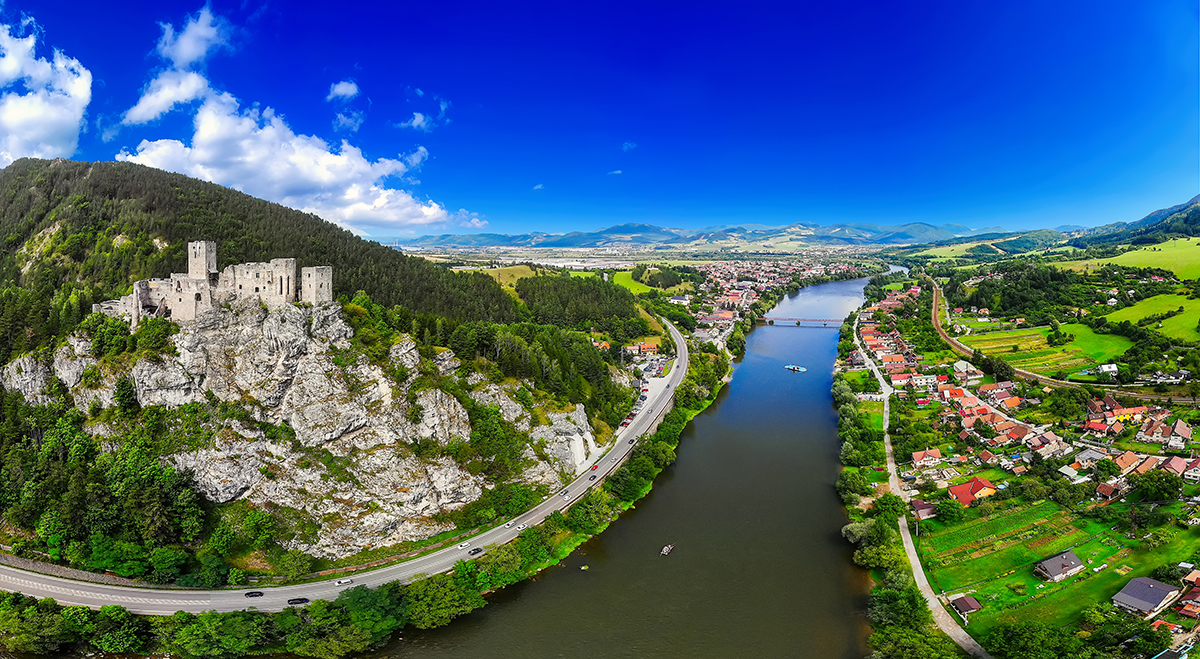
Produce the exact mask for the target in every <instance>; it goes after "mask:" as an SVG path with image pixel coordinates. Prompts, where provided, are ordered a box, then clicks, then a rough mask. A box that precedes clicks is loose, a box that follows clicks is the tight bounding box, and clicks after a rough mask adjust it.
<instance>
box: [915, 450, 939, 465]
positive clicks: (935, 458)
mask: <svg viewBox="0 0 1200 659" xmlns="http://www.w3.org/2000/svg"><path fill="white" fill-rule="evenodd" d="M912 461H913V466H915V467H932V466H934V465H936V464H938V463H939V462H941V461H942V451H941V449H936V448H931V449H929V450H927V451H917V452H916V453H913V454H912Z"/></svg>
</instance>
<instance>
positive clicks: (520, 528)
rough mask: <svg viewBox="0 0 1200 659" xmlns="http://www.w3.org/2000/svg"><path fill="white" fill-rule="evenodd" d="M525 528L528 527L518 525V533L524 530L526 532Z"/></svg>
mask: <svg viewBox="0 0 1200 659" xmlns="http://www.w3.org/2000/svg"><path fill="white" fill-rule="evenodd" d="M525 528H526V527H525V525H524V524H518V525H517V530H518V531H524V530H525Z"/></svg>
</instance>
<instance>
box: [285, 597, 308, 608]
mask: <svg viewBox="0 0 1200 659" xmlns="http://www.w3.org/2000/svg"><path fill="white" fill-rule="evenodd" d="M298 604H308V598H307V597H293V598H292V599H290V600H288V606H296V605H298Z"/></svg>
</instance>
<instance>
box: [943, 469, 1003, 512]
mask: <svg viewBox="0 0 1200 659" xmlns="http://www.w3.org/2000/svg"><path fill="white" fill-rule="evenodd" d="M995 493H996V486H994V485H992V483H991V481H989V480H988V479H986V478H980V477H978V476H976V477H975V478H972V479H971V480H969V481H967V482H965V483H962V484H960V485H955V486H953V487H951V488H950V497H951V498H953V499H954V500H955V501H957V502H959V503H961V504H962V505H964V506H970V505H971V504H972V503H973V502H974V501H975V500H976V499H982V498H984V497H990V496H992V495H993V494H995Z"/></svg>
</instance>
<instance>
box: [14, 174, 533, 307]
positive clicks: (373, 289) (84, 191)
mask: <svg viewBox="0 0 1200 659" xmlns="http://www.w3.org/2000/svg"><path fill="white" fill-rule="evenodd" d="M0 237H2V242H0V287H2V288H11V287H14V286H20V287H21V288H24V289H25V290H26V291H32V292H34V294H35V295H36V297H37V298H38V299H39V300H42V301H43V302H46V303H49V301H50V299H51V298H54V297H56V295H57V297H60V298H64V299H65V297H64V296H70V295H72V294H75V295H76V299H77V300H78V301H79V304H80V305H83V304H84V303H86V304H89V305H90V302H93V301H99V300H101V299H106V298H110V297H114V296H116V295H118V294H120V293H122V292H124V291H125V290H126V289H127V288H128V286H129V284H130V283H132V282H134V281H136V280H138V279H145V278H148V277H166V276H169V274H170V273H171V272H184V271H186V268H187V261H186V256H185V254H186V249H185V248H186V244H187V242H188V241H192V240H212V241H215V242H216V243H217V249H218V258H219V262H218V267H219V268H222V269H223V268H224V267H225V266H227V265H229V264H232V263H243V262H248V261H266V260H270V259H273V258H281V257H295V258H296V260H297V267H303V266H310V265H332V266H334V271H333V272H334V290H335V294H338V295H340V294H342V293H345V294H348V295H351V296H352V295H353V294H354V292H355V291H358V290H363V291H366V292H367V293H368V294H369V295H370V296H371V298H372V299H373V300H375V301H376V302H378V303H380V304H383V305H385V306H388V307H390V306H392V305H397V304H399V305H403V306H405V307H407V308H409V309H410V310H412V311H413V312H415V313H417V314H437V315H439V316H444V317H446V318H450V319H454V320H459V321H467V320H490V321H494V322H509V321H513V320H516V319H518V317H519V313H518V311H517V306H516V303H515V301H514V300H513V299H512V297H511V296H509V295H507V294H505V293H504V291H503V290H501V288H500V287H499V286H498V285H497V284H496V282H495V280H493V279H492V278H491V277H488V276H487V275H484V274H479V273H454V272H451V271H449V270H447V269H445V268H441V267H438V266H436V265H434V264H432V263H429V262H428V261H425V260H424V259H419V258H413V257H408V256H405V255H403V254H401V253H400V252H398V251H396V250H394V249H390V248H388V247H383V246H381V245H379V244H377V243H373V242H370V241H368V240H363V239H362V238H359V237H357V236H355V235H354V234H352V233H351V232H349V231H347V230H345V229H342V228H340V227H338V226H337V225H335V224H332V223H330V222H327V221H325V220H322V219H321V218H319V217H317V216H315V215H312V214H309V213H302V212H300V211H297V210H293V209H291V208H286V207H284V206H280V205H279V204H274V203H271V202H267V201H263V200H261V199H256V198H254V197H251V196H249V195H246V194H243V193H241V192H237V191H235V190H230V189H229V188H225V187H221V186H219V185H215V184H212V183H206V182H204V181H198V180H196V179H192V178H189V177H187V176H183V175H181V174H172V173H169V172H164V171H162V170H158V169H152V168H149V167H144V166H141V165H135V164H132V163H122V162H96V163H87V162H71V161H61V160H60V161H51V160H35V159H28V158H26V159H22V160H18V161H16V162H14V163H13V164H11V165H9V166H8V167H6V168H4V169H3V170H0ZM84 298H86V300H85V299H84ZM11 301H12V298H9V299H0V303H4V302H11ZM23 302H24V303H26V304H27V303H29V300H24V301H23ZM30 311H35V310H34V309H30ZM57 311H58V313H60V314H62V313H66V314H68V315H74V314H75V313H76V312H75V311H74V310H72V309H67V308H65V307H64V306H63V305H61V304H60V305H59V308H58V309H57ZM88 311H90V309H87V308H85V309H83V313H84V314H86V313H87V312H88ZM0 322H2V320H0Z"/></svg>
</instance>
